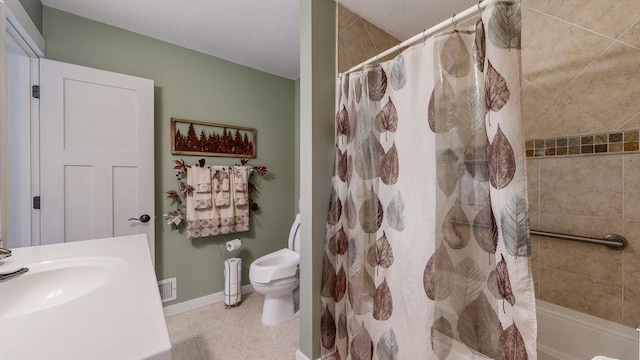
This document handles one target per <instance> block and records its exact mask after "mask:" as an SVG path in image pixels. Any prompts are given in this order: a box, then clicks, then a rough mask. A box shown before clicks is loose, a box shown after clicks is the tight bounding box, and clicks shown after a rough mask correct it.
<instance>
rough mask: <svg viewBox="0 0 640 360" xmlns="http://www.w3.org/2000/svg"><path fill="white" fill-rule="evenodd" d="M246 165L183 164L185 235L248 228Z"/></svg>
mask: <svg viewBox="0 0 640 360" xmlns="http://www.w3.org/2000/svg"><path fill="white" fill-rule="evenodd" d="M247 179H248V168H247V167H246V166H234V167H229V166H212V167H211V168H208V167H206V168H201V167H199V166H198V165H192V166H190V167H188V168H187V183H186V185H185V189H184V190H183V192H184V193H185V195H187V237H188V238H190V239H193V238H200V237H207V236H215V235H220V234H230V233H236V232H242V231H249V206H248V203H249V201H248V192H247Z"/></svg>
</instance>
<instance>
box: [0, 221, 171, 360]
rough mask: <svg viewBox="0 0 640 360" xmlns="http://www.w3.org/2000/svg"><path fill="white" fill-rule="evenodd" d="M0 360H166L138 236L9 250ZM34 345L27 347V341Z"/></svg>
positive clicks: (151, 279)
mask: <svg viewBox="0 0 640 360" xmlns="http://www.w3.org/2000/svg"><path fill="white" fill-rule="evenodd" d="M12 252H13V253H12V255H11V257H9V258H7V259H5V260H3V264H2V265H0V272H4V273H6V272H11V271H14V270H18V269H20V268H21V267H22V266H26V267H28V268H29V271H28V272H27V273H25V274H21V275H19V276H18V277H15V278H12V279H9V280H7V281H4V282H0V360H5V359H7V360H9V359H10V360H33V359H55V360H58V359H64V360H87V359H91V360H114V359H117V360H141V359H144V360H171V342H170V341H169V334H168V332H167V327H166V322H165V319H164V312H163V311H162V303H161V301H160V293H159V292H158V284H157V280H156V275H155V272H154V269H153V263H152V262H151V253H150V252H149V241H148V239H147V236H146V235H145V234H139V235H129V236H122V237H114V238H106V239H97V240H87V241H74V242H68V243H62V244H54V245H43V246H31V247H24V248H17V249H12ZM34 341H35V342H34Z"/></svg>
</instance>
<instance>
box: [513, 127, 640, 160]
mask: <svg viewBox="0 0 640 360" xmlns="http://www.w3.org/2000/svg"><path fill="white" fill-rule="evenodd" d="M639 143H640V130H620V131H614V132H610V133H600V134H590V135H575V136H564V137H555V138H549V139H534V140H526V141H525V143H524V145H525V154H526V157H528V158H531V157H551V156H572V155H602V154H622V153H630V152H638V151H640V149H639V145H638V144H639Z"/></svg>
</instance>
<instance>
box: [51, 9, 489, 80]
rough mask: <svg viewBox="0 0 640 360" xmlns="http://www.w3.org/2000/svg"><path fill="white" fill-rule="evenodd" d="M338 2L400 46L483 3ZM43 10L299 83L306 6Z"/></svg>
mask: <svg viewBox="0 0 640 360" xmlns="http://www.w3.org/2000/svg"><path fill="white" fill-rule="evenodd" d="M338 2H339V3H340V4H342V5H343V6H345V7H346V8H348V9H349V10H351V11H352V12H354V13H356V14H359V15H360V16H361V17H363V18H365V19H367V20H368V21H370V22H372V23H373V24H375V25H377V26H378V27H380V28H382V29H383V30H385V31H387V32H388V33H389V34H391V35H393V36H395V37H396V38H398V39H400V40H405V39H407V38H409V37H411V36H413V35H415V34H417V33H418V32H420V31H422V30H424V29H426V28H429V27H430V26H433V25H435V24H437V23H439V22H441V21H443V20H444V19H447V18H449V17H451V15H453V14H454V13H456V12H461V11H463V10H465V9H467V8H469V7H470V6H472V5H474V4H476V3H477V1H476V0H394V1H389V0H340V1H338ZM42 4H43V5H45V6H48V7H51V8H55V9H59V10H62V11H66V12H69V13H72V14H76V15H79V16H82V17H85V18H88V19H92V20H95V21H98V22H102V23H105V24H109V25H112V26H116V27H119V28H122V29H125V30H129V31H132V32H135V33H138V34H142V35H145V36H148V37H151V38H155V39H159V40H162V41H166V42H168V43H172V44H175V45H179V46H182V47H185V48H188V49H192V50H195V51H198V52H202V53H205V54H209V55H212V56H216V57H219V58H222V59H225V60H229V61H232V62H234V63H238V64H241V65H244V66H247V67H250V68H254V69H257V70H261V71H264V72H267V73H270V74H274V75H277V76H281V77H285V78H288V79H297V78H299V77H300V36H299V27H300V19H299V18H300V16H299V13H300V5H299V4H300V2H299V0H266V1H265V0H235V1H234V0H183V1H168V0H135V1H131V0H109V1H105V0H42ZM400 4H401V5H400Z"/></svg>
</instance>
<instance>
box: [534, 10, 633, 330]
mask: <svg viewBox="0 0 640 360" xmlns="http://www.w3.org/2000/svg"><path fill="white" fill-rule="evenodd" d="M522 5H523V8H522V22H523V25H522V29H523V44H522V46H523V56H522V64H523V93H522V96H523V124H524V129H525V138H526V139H540V138H553V137H566V136H573V135H580V134H591V133H598V132H612V131H616V130H621V129H637V128H639V127H640V6H638V3H637V0H620V1H611V0H522ZM527 175H528V186H529V202H530V203H529V205H530V214H531V227H532V228H533V229H537V230H543V231H550V232H559V233H567V234H574V235H581V236H590V237H603V236H604V235H606V234H607V233H619V234H622V235H624V236H626V237H627V239H628V240H629V242H630V244H629V248H628V249H627V250H624V251H614V250H610V249H608V248H606V247H603V246H599V245H590V244H582V243H576V242H570V241H566V240H558V239H551V238H541V237H535V236H534V237H533V238H532V249H533V254H532V258H531V261H532V265H533V267H532V270H533V272H534V284H535V286H536V296H537V297H538V298H539V299H542V300H545V301H549V302H552V303H555V304H558V305H561V306H565V307H568V308H571V309H574V310H578V311H582V312H585V313H588V314H591V315H595V316H598V317H601V318H604V319H608V320H612V321H616V322H619V323H622V324H625V325H628V326H633V327H635V326H638V325H640V155H639V154H637V153H635V154H615V155H592V156H573V157H555V158H540V159H535V158H529V159H528V160H527Z"/></svg>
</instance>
